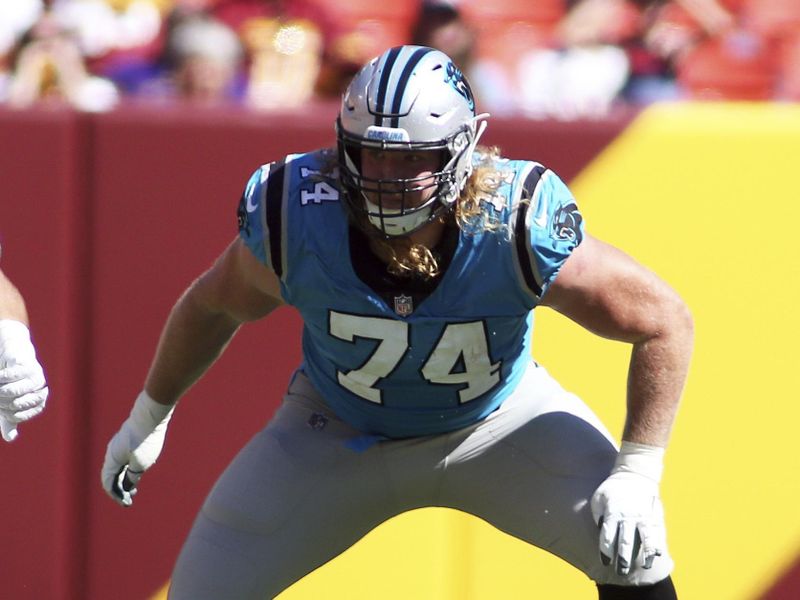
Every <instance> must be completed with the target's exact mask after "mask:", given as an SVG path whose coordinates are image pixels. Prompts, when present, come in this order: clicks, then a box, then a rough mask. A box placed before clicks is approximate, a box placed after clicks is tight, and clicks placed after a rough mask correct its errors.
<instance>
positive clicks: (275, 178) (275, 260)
mask: <svg viewBox="0 0 800 600" xmlns="http://www.w3.org/2000/svg"><path fill="white" fill-rule="evenodd" d="M285 177H286V163H285V161H284V160H281V161H278V162H275V163H273V164H272V165H271V166H270V169H269V178H268V179H267V193H266V197H265V199H264V202H265V206H264V209H265V210H264V212H265V214H266V225H267V231H268V232H269V256H270V262H271V263H272V270H273V271H275V274H276V275H277V276H278V277H282V276H283V261H282V260H281V248H282V247H283V183H284V179H285Z"/></svg>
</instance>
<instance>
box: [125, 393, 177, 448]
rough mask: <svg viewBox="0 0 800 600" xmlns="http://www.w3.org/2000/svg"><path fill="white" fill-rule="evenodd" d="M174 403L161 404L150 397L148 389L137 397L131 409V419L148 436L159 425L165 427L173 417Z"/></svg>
mask: <svg viewBox="0 0 800 600" xmlns="http://www.w3.org/2000/svg"><path fill="white" fill-rule="evenodd" d="M174 410H175V405H174V404H170V405H167V404H161V403H160V402H156V401H155V400H153V398H151V397H150V394H148V393H147V392H146V391H144V390H142V392H141V393H140V394H139V395H138V396H137V397H136V402H134V403H133V408H132V409H131V416H130V421H131V423H132V424H133V425H134V427H136V428H137V429H138V430H139V431H140V432H141V433H142V435H143V437H147V436H148V435H150V433H152V432H153V431H155V430H156V428H157V427H161V428H165V427H166V426H167V424H168V423H169V420H170V419H171V418H172V411H174Z"/></svg>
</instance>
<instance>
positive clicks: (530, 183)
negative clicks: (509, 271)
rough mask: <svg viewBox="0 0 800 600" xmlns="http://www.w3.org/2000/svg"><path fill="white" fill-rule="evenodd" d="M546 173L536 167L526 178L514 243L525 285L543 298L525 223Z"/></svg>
mask: <svg viewBox="0 0 800 600" xmlns="http://www.w3.org/2000/svg"><path fill="white" fill-rule="evenodd" d="M545 171H546V169H545V168H544V167H543V166H542V165H536V166H534V167H533V168H532V169H531V170H530V172H529V173H528V176H527V177H526V178H525V181H524V182H523V184H522V197H521V198H520V202H519V207H518V210H517V220H516V222H515V223H514V241H515V242H516V247H517V248H516V249H517V257H518V259H519V266H520V271H521V272H522V277H523V278H524V279H525V284H526V285H527V286H528V288H529V289H530V290H531V291H532V292H533V293H534V294H536V296H537V297H541V295H542V286H541V284H540V283H539V281H538V280H537V278H536V270H535V269H534V268H533V265H532V264H531V257H530V254H529V253H528V246H529V244H530V240H529V239H528V231H527V228H526V226H525V223H526V221H527V217H528V211H529V210H530V209H531V204H530V202H529V201H530V199H531V198H533V194H534V192H535V191H536V186H537V185H539V181H541V179H542V175H543V174H544V172H545Z"/></svg>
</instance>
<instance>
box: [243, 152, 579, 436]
mask: <svg viewBox="0 0 800 600" xmlns="http://www.w3.org/2000/svg"><path fill="white" fill-rule="evenodd" d="M329 159H330V157H329V156H327V157H326V156H325V154H324V153H323V152H313V153H308V154H296V155H290V156H287V157H286V158H285V159H284V160H282V161H278V162H275V163H271V164H268V165H264V166H262V167H261V168H259V169H258V170H257V171H256V172H255V173H254V174H253V175H252V177H251V178H250V180H249V182H248V184H247V187H246V189H245V192H244V194H243V196H242V200H241V203H240V206H239V231H240V236H241V237H242V239H243V240H244V242H245V243H246V244H247V246H248V247H249V248H250V250H251V251H252V252H253V253H254V254H255V256H256V257H257V258H258V259H259V260H260V261H261V262H263V263H264V264H265V265H267V266H268V267H269V268H270V269H272V270H273V271H274V272H275V273H276V274H277V275H278V277H279V278H280V281H281V293H282V295H283V299H284V300H285V301H286V302H287V303H288V304H290V305H292V306H294V307H296V308H297V310H299V311H300V314H301V316H302V318H303V323H304V328H303V366H302V368H303V370H304V371H305V372H306V373H307V375H308V377H309V378H310V379H311V381H312V383H313V384H314V386H315V387H316V388H317V389H318V390H319V391H320V393H321V394H322V396H323V397H324V398H325V399H326V401H327V403H328V404H329V405H330V407H331V408H332V409H333V410H334V412H336V413H337V415H339V416H340V417H341V418H342V419H343V420H345V421H347V422H348V423H350V424H351V425H353V426H354V427H356V428H358V429H359V430H361V431H364V432H366V433H372V434H378V435H383V436H386V437H391V438H398V437H410V436H419V435H428V434H435V433H441V432H444V431H449V430H453V429H457V428H460V427H464V426H466V425H469V424H471V423H473V422H475V421H478V420H480V419H482V418H484V417H485V416H486V415H488V414H489V413H491V412H492V411H493V410H494V409H496V408H497V407H498V406H499V405H500V404H501V403H502V402H503V400H504V399H505V398H506V397H507V396H508V395H509V394H510V392H511V391H512V390H513V389H514V387H515V386H516V385H517V383H518V381H519V379H520V378H521V376H522V373H523V372H524V370H525V368H526V366H527V365H528V363H529V362H530V361H531V360H532V359H531V351H530V350H531V349H530V340H531V330H532V327H533V313H532V312H531V309H533V308H534V307H535V306H536V305H537V304H538V303H539V301H540V299H541V297H542V296H543V294H544V293H545V292H546V291H547V288H548V286H549V285H550V284H551V283H552V281H553V280H554V278H555V276H556V274H557V273H558V271H559V269H560V268H561V265H562V264H563V263H564V261H565V260H566V259H567V257H568V256H569V255H570V253H571V252H572V251H573V249H574V248H575V247H576V246H577V245H578V244H579V243H580V241H581V239H582V237H583V222H582V218H581V215H580V213H579V212H578V209H577V206H576V204H575V201H574V199H573V198H572V195H571V193H570V192H569V190H568V189H567V187H566V186H565V185H564V183H563V182H562V181H561V180H560V179H559V178H558V177H557V176H556V175H555V174H554V173H553V172H551V171H549V170H547V169H545V168H544V167H543V166H541V165H539V164H537V163H533V162H528V161H509V160H505V159H495V160H496V162H495V165H494V166H495V168H496V169H497V171H498V172H499V174H500V175H501V180H500V181H501V183H500V186H499V188H498V189H497V190H496V192H495V193H494V194H493V195H489V196H487V197H486V198H485V199H484V200H483V201H482V203H481V204H482V208H483V211H484V213H483V216H484V217H485V218H486V219H487V220H488V221H491V222H492V223H494V225H495V226H494V227H493V228H490V229H486V228H481V227H475V228H469V229H470V230H468V231H462V230H458V231H457V232H456V233H455V234H454V237H455V238H456V239H455V242H454V249H453V251H452V256H451V258H450V261H449V263H448V265H447V267H446V270H445V271H444V273H443V274H442V275H441V276H440V281H439V282H438V284H437V285H436V286H435V288H434V289H433V290H432V291H431V292H430V293H429V294H428V295H427V296H425V297H424V298H423V299H422V300H421V301H419V300H418V299H415V295H414V294H412V293H411V292H410V291H409V292H408V293H406V292H404V291H403V290H402V286H401V288H400V289H398V290H397V291H396V293H394V295H393V296H392V297H387V296H386V294H385V293H380V292H379V291H378V290H376V289H375V288H374V286H372V285H370V283H369V280H368V278H365V277H364V276H363V273H360V272H359V271H358V269H356V267H355V265H356V263H358V262H359V259H360V258H361V257H360V253H369V252H370V250H369V249H368V247H367V246H366V245H364V244H353V243H352V242H351V238H352V237H353V236H354V235H355V232H354V231H353V230H352V229H351V227H350V225H349V223H348V217H347V213H346V210H345V207H344V205H343V201H341V202H340V192H339V189H338V187H337V184H336V183H335V180H330V179H325V178H322V177H320V171H321V170H322V169H324V167H325V164H326V163H327V162H328V161H329Z"/></svg>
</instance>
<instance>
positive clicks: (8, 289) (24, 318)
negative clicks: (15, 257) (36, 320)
mask: <svg viewBox="0 0 800 600" xmlns="http://www.w3.org/2000/svg"><path fill="white" fill-rule="evenodd" d="M0 319H12V320H14V321H20V322H21V323H25V324H26V325H27V324H28V311H27V310H26V309H25V301H24V300H23V299H22V294H20V293H19V290H17V288H16V287H15V286H14V284H13V283H11V280H9V279H8V277H6V276H5V274H4V273H3V272H2V271H0Z"/></svg>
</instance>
